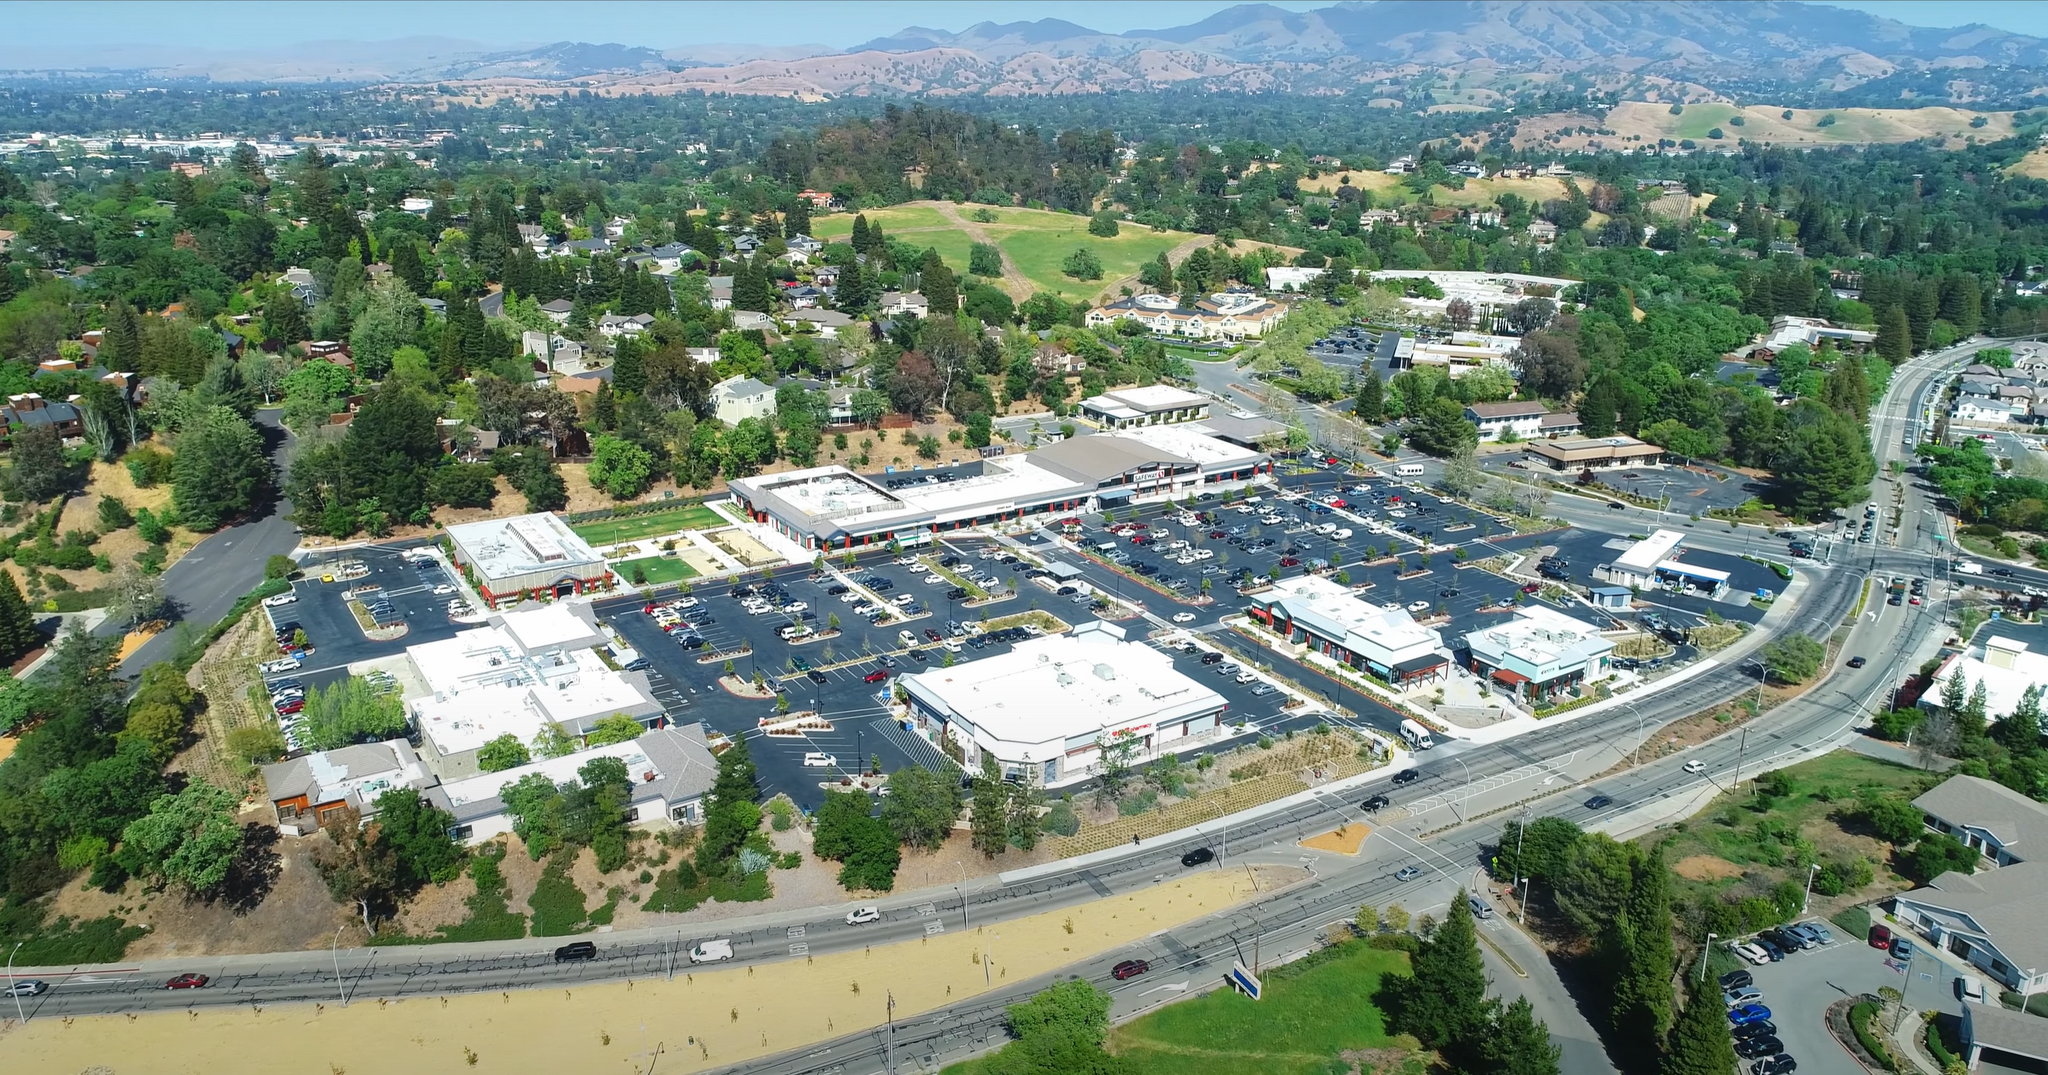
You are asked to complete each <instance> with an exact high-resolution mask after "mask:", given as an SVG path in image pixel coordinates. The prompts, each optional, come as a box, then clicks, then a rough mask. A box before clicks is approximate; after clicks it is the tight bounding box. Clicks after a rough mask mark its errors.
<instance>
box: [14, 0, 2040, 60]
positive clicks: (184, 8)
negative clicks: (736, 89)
mask: <svg viewBox="0 0 2048 1075" xmlns="http://www.w3.org/2000/svg"><path fill="white" fill-rule="evenodd" d="M1267 2H1269V3H1273V4H1274V5H1275V6H1278V7H1284V8H1291V9H1294V10H1304V9H1308V8H1314V7H1322V6H1325V3H1326V0H1267ZM1230 6H1233V5H1232V3H1231V2H1230V0H1159V2H1150V3H1136V2H1129V0H1088V2H1082V0H985V2H981V3H976V4H973V5H958V4H933V3H916V2H909V0H870V2H865V3H863V2H848V0H836V2H822V0H752V2H742V3H729V2H728V3H625V2H615V0H591V2H586V3H569V4H564V3H558V2H544V3H536V2H530V0H500V2H495V3H448V2H431V0H428V2H405V3H399V2H391V0H357V2H349V3H342V2H335V0H299V2H288V3H270V4H248V3H226V2H217V0H186V2H180V3H165V2H162V0H156V2H146V3H143V2H133V0H109V2H105V3H78V2H67V3H9V4H7V5H6V6H5V22H6V23H7V33H6V35H5V36H7V37H8V38H10V39H12V43H13V45H14V47H12V48H4V49H0V51H4V52H5V53H7V54H8V58H9V59H18V58H19V56H20V55H21V53H22V52H23V51H26V50H28V49H34V50H37V51H39V52H41V53H42V54H44V55H49V54H50V53H52V52H57V53H63V54H65V55H64V56H63V58H62V59H60V60H59V61H58V62H80V59H81V57H82V56H83V55H85V54H87V52H86V50H89V49H90V48H92V47H95V46H97V47H105V46H108V45H148V46H154V47H156V48H159V49H162V48H170V49H178V48H185V49H196V50H206V51H212V50H221V51H240V50H243V49H247V48H251V47H263V46H278V45H291V44H298V43H301V42H308V41H337V40H338V41H379V40H389V39H392V38H399V37H413V36H433V37H450V38H459V39H465V40H470V41H476V42H479V43H481V44H483V45H485V46H489V47H505V46H514V45H528V44H541V43H545V42H550V41H561V40H578V41H589V42H619V43H621V44H632V45H646V46H649V47H653V48H674V47H677V46H681V45H688V44H709V43H725V42H731V43H741V44H761V45H809V44H820V45H828V46H833V47H840V48H843V47H846V46H848V45H853V44H857V43H859V42H862V41H866V40H869V39H871V38H875V37H881V36H884V35H887V34H891V33H894V32H896V31H897V30H899V29H901V28H903V27H905V26H913V25H920V26H931V27H936V28H938V29H945V30H960V29H964V28H966V26H968V25H969V24H970V23H973V22H979V21H982V20H988V21H993V22H1011V21H1024V20H1032V19H1042V18H1058V19H1066V20H1068V21H1070V22H1075V23H1079V24H1080V25H1083V26H1088V27H1091V28H1093V29H1097V30H1103V31H1108V32H1112V33H1116V32H1122V31H1125V30H1133V29H1140V28H1145V27H1157V26H1174V25H1182V24H1186V23H1189V22H1194V21H1196V20H1198V19H1201V18H1203V17H1205V16H1207V15H1210V14H1213V13H1215V12H1217V11H1220V10H1222V9H1224V8H1226V7H1230ZM1837 6H1841V7H1851V8H1856V9H1859V10H1863V11H1869V12H1872V13H1875V14H1880V15H1885V16H1888V17H1890V18H1895V19H1899V20H1900V21H1902V22H1908V23H1913V24H1916V25H1921V26H1960V25H1963V24H1966V23H1970V22H1983V23H1986V24H1988V25H1991V26H1995V27H1998V28H1999V29H2003V30H2010V31H2015V32H2018V33H2025V34H2033V35H2038V36H2043V37H2048V4H2042V3H2018V2H2011V3H1983V2H1960V3H1959V2H1937V0H1843V2H1840V3H1838V5H1837ZM73 49H77V50H79V55H71V53H72V51H73Z"/></svg>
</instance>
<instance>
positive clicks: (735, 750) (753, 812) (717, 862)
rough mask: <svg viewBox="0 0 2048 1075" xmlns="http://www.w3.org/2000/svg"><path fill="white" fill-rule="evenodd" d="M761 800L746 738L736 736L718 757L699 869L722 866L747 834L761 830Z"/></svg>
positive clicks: (700, 843)
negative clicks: (759, 802) (759, 803)
mask: <svg viewBox="0 0 2048 1075" xmlns="http://www.w3.org/2000/svg"><path fill="white" fill-rule="evenodd" d="M760 797H761V787H760V784H759V783H758V782H757V779H756V776H755V772H754V759H753V757H752V756H751V755H749V754H748V753H747V740H746V737H744V736H735V737H734V738H733V740H732V745H731V746H729V747H727V748H726V749H725V752H724V753H722V754H720V755H719V756H718V776H717V777H716V778H715V779H714V780H713V781H712V784H711V794H710V796H709V797H708V799H707V800H706V803H705V807H704V838H703V840H701V841H700V842H699V843H698V844H697V868H698V870H700V871H708V870H709V869H710V868H712V867H713V866H722V865H723V864H724V862H725V860H726V859H728V858H730V857H731V856H733V855H734V854H737V853H738V852H739V849H740V844H741V842H742V841H744V840H745V839H746V838H747V834H748V833H750V832H753V831H754V830H755V829H756V828H759V827H760V824H761V808H760V807H759V806H758V805H757V804H756V803H757V800H758V799H759V798H760Z"/></svg>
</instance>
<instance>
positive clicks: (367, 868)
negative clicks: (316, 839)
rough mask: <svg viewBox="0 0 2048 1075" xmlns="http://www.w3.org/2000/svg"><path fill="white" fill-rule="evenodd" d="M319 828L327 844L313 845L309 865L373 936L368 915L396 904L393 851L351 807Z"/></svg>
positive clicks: (375, 828) (374, 827)
mask: <svg viewBox="0 0 2048 1075" xmlns="http://www.w3.org/2000/svg"><path fill="white" fill-rule="evenodd" d="M450 820H451V821H452V820H453V818H450ZM322 827H323V828H324V829H326V830H327V841H328V842H327V843H326V844H325V845H324V846H323V845H315V846H314V848H313V866H314V868H315V869H317V870H319V871H320V877H321V879H323V880H325V881H326V882H327V892H328V894H329V895H331V896H333V897H334V898H335V899H337V900H341V901H343V902H345V903H353V904H355V905H356V907H357V909H358V911H359V912H360V913H361V915H362V919H363V928H364V929H365V930H368V931H369V933H370V935H371V936H372V937H374V936H376V935H377V927H376V925H375V924H374V923H373V922H372V920H371V919H372V915H373V914H376V915H382V914H388V913H390V911H391V910H392V909H393V908H394V907H395V905H396V903H397V896H398V891H397V890H398V888H399V874H400V871H401V866H400V864H399V861H398V855H397V853H396V849H395V848H393V847H392V846H391V843H390V841H388V840H386V839H384V835H383V831H382V829H380V828H379V827H378V826H377V825H376V824H374V823H373V824H369V825H365V824H363V821H362V815H361V814H358V813H357V812H356V810H355V808H354V807H350V806H344V807H342V808H341V809H339V810H336V811H334V812H333V813H331V814H329V815H328V817H327V823H326V824H325V825H324V826H322Z"/></svg>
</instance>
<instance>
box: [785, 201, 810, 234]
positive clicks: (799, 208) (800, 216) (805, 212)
mask: <svg viewBox="0 0 2048 1075" xmlns="http://www.w3.org/2000/svg"><path fill="white" fill-rule="evenodd" d="M810 231H811V203H810V202H808V201H805V200H804V199H802V198H798V199H797V200H796V201H794V202H791V203H790V206H789V211H788V212H786V213H783V214H782V237H783V238H785V239H794V238H796V237H797V236H799V235H808V234H810Z"/></svg>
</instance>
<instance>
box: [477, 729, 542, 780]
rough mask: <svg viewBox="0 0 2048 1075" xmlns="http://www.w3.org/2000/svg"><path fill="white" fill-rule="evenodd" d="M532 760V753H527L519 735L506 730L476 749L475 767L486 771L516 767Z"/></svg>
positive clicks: (498, 770) (501, 770)
mask: <svg viewBox="0 0 2048 1075" xmlns="http://www.w3.org/2000/svg"><path fill="white" fill-rule="evenodd" d="M532 760H533V755H531V754H529V753H527V751H526V744H525V743H522V742H520V741H519V737H518V736H516V735H513V734H512V733H511V732H506V733H505V734H504V735H501V736H499V737H497V738H496V739H493V740H491V741H490V742H488V743H485V744H484V745H483V746H480V747H478V748H477V750H476V765H477V768H479V769H482V770H483V771H484V772H487V773H501V772H504V771H505V770H507V769H517V768H519V767H520V766H522V765H525V764H526V763H527V762H530V761H532Z"/></svg>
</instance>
